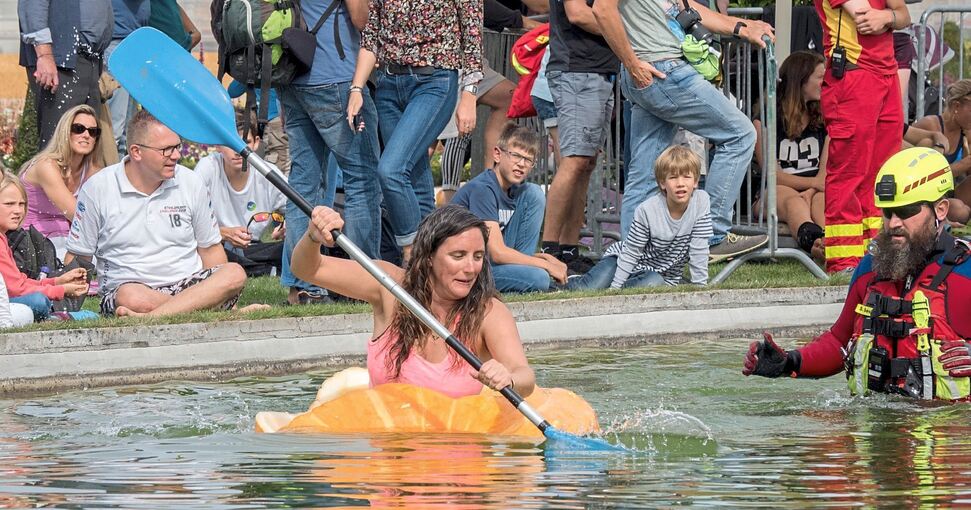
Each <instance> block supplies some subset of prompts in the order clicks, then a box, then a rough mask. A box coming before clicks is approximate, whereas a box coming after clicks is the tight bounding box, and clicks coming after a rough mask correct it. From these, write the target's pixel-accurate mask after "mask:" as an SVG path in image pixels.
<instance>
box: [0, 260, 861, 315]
mask: <svg viewBox="0 0 971 510" xmlns="http://www.w3.org/2000/svg"><path fill="white" fill-rule="evenodd" d="M724 267H725V264H713V265H712V266H711V267H710V269H709V274H711V275H712V276H714V275H716V274H718V272H719V271H721V270H722V268H724ZM847 283H849V277H848V276H836V277H833V278H831V279H830V280H828V281H823V280H818V279H816V278H815V277H813V276H812V275H811V274H809V272H808V271H807V270H806V269H805V268H804V267H803V266H802V265H800V264H798V263H796V262H795V261H791V260H787V259H782V260H780V261H779V262H775V263H768V262H750V263H747V264H743V265H742V266H741V267H739V268H738V269H737V270H736V271H735V272H734V273H733V274H732V275H731V276H730V277H729V278H728V280H726V281H725V282H724V283H722V284H721V285H712V286H708V287H696V286H693V285H682V286H678V287H661V288H648V289H622V290H590V291H570V292H567V291H559V292H548V293H533V294H508V295H504V296H503V300H505V301H507V302H522V301H543V300H551V299H569V298H585V297H597V296H613V295H628V294H653V293H664V292H698V291H704V290H711V289H763V288H781V287H818V286H827V285H845V284H847ZM286 295H287V290H286V288H284V287H282V286H281V285H280V280H279V279H278V278H274V277H260V278H252V279H250V280H249V281H248V282H247V283H246V287H245V288H244V289H243V295H242V296H240V299H239V305H240V306H245V305H248V304H252V303H265V304H268V305H271V306H272V308H271V309H269V310H265V311H258V312H250V313H245V314H244V313H240V312H192V313H185V314H178V315H172V316H168V317H162V318H143V317H137V318H101V319H92V320H87V321H73V322H70V321H69V322H44V323H40V324H33V325H30V326H27V327H25V328H19V329H15V330H9V331H7V332H11V333H12V332H19V331H46V330H58V329H76V328H79V327H83V328H88V327H94V328H101V327H121V326H139V325H142V326H145V325H155V324H184V323H190V322H217V321H230V320H241V319H245V320H257V319H275V318H282V317H309V316H319V315H337V314H345V313H363V312H367V311H368V310H369V309H370V306H369V305H367V304H356V303H337V304H327V305H307V306H284V303H285V302H286ZM84 308H85V309H86V310H91V311H93V312H97V311H98V298H88V299H87V300H86V301H85V304H84Z"/></svg>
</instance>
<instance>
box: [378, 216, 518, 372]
mask: <svg viewBox="0 0 971 510" xmlns="http://www.w3.org/2000/svg"><path fill="white" fill-rule="evenodd" d="M469 229H478V230H479V231H480V232H482V239H483V240H484V241H485V245H488V243H489V228H488V227H487V226H486V224H485V222H484V221H482V220H481V219H480V218H479V217H477V216H476V215H474V214H472V213H471V212H469V211H468V209H465V208H464V207H461V206H458V205H447V206H445V207H442V208H440V209H437V210H435V211H434V212H433V213H431V214H429V215H428V216H426V217H425V219H424V220H422V222H421V224H419V225H418V233H417V234H416V236H415V242H414V244H412V245H411V262H410V263H409V265H408V267H407V268H406V269H405V277H404V280H403V281H402V282H401V286H402V288H404V289H405V290H406V291H408V293H409V294H411V295H412V296H414V298H415V299H416V300H417V301H418V302H419V303H421V304H422V306H424V307H425V308H426V309H428V307H429V306H430V305H431V297H432V278H433V276H432V258H434V256H435V252H436V251H437V250H438V248H439V247H440V246H441V245H442V243H444V242H445V240H446V239H448V238H450V237H454V236H456V235H459V234H461V233H463V232H465V231H467V230H469ZM498 296H499V295H498V293H497V292H496V287H495V283H494V282H493V280H492V271H491V269H490V268H489V262H488V261H486V260H483V262H482V271H480V272H479V275H478V276H477V277H476V279H475V283H473V284H472V289H471V290H469V294H468V295H467V296H465V298H463V299H462V300H460V301H459V302H458V303H457V305H456V306H455V307H454V308H453V309H452V310H449V312H448V315H447V316H446V317H445V321H444V324H445V326H446V327H449V328H452V329H451V331H452V333H454V334H455V336H456V338H458V339H459V340H460V341H461V342H462V343H463V344H465V345H466V347H468V348H469V349H470V350H471V351H472V352H476V351H477V350H478V349H477V347H479V346H478V345H476V343H477V340H476V339H477V338H478V333H479V328H480V327H481V326H482V319H483V318H484V317H485V314H486V311H487V310H488V309H489V306H490V303H491V301H492V298H498ZM456 319H458V321H457V323H456ZM391 328H392V331H394V332H396V333H397V335H398V338H397V341H396V342H395V343H393V344H392V345H391V346H390V348H389V352H388V354H389V355H388V365H389V366H388V367H387V368H388V369H389V371H390V372H391V373H392V374H393V376H392V377H393V378H397V377H398V376H399V375H400V374H401V364H402V363H404V361H405V360H406V359H408V356H410V355H411V352H412V349H414V348H415V346H416V345H420V343H421V342H423V341H424V340H425V339H426V338H427V337H428V336H429V335H430V334H431V329H429V328H428V326H426V325H425V324H424V323H422V322H421V321H420V320H419V319H418V318H417V317H415V315H414V314H413V313H411V311H410V310H408V309H407V308H406V307H405V306H404V305H403V304H401V303H400V302H398V303H397V304H395V313H394V319H392V321H391ZM461 363H464V361H462V359H461V358H459V357H458V356H455V358H454V364H456V365H457V364H461Z"/></svg>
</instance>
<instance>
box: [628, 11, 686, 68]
mask: <svg viewBox="0 0 971 510" xmlns="http://www.w3.org/2000/svg"><path fill="white" fill-rule="evenodd" d="M678 5H679V4H676V3H675V1H674V0H620V17H621V18H622V19H623V20H624V28H625V29H626V30H627V38H628V39H630V44H631V47H632V48H634V54H635V55H637V58H639V59H641V60H643V61H645V62H655V61H658V60H665V59H671V58H681V41H682V39H684V32H683V31H682V30H681V27H680V26H679V25H678V23H677V22H676V21H675V20H674V16H676V15H677V13H678V11H679V10H680V9H679V8H678ZM669 13H670V14H669Z"/></svg>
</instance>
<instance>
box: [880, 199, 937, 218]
mask: <svg viewBox="0 0 971 510" xmlns="http://www.w3.org/2000/svg"><path fill="white" fill-rule="evenodd" d="M924 205H928V206H929V205H930V204H928V203H927V202H917V203H915V204H907V205H902V206H900V207H886V208H884V209H883V217H884V218H886V219H888V220H889V219H890V218H891V217H893V216H894V215H896V216H897V217H898V218H900V219H902V220H906V219H907V218H910V217H913V216H916V215H917V214H920V210H921V209H923V208H924Z"/></svg>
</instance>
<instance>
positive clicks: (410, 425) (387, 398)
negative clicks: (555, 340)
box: [256, 367, 600, 437]
mask: <svg viewBox="0 0 971 510" xmlns="http://www.w3.org/2000/svg"><path fill="white" fill-rule="evenodd" d="M526 401H527V402H529V404H530V405H531V406H533V408H534V409H535V410H536V411H537V412H539V413H540V414H541V415H542V416H543V417H544V418H546V420H547V421H548V422H550V424H551V425H553V426H554V427H556V428H557V429H558V430H562V431H565V432H569V433H571V434H578V435H583V434H590V433H596V432H599V431H600V426H599V425H598V423H597V414H596V413H595V412H594V410H593V408H592V407H590V404H588V403H587V401H586V400H584V399H583V398H582V397H580V396H579V395H577V394H576V393H573V392H572V391H569V390H565V389H562V388H536V390H535V391H533V394H532V395H530V396H529V397H528V398H527V399H526ZM256 431H257V432H269V433H272V432H311V433H335V434H342V433H343V434H346V433H382V432H404V433H421V432H425V433H436V432H438V433H442V432H444V433H472V434H491V435H500V436H526V437H543V434H542V432H540V431H539V429H537V428H536V427H535V426H534V425H533V424H531V423H530V422H529V421H528V420H527V419H526V418H524V417H523V415H522V414H521V413H520V412H519V411H517V410H516V409H515V408H514V407H513V406H512V405H511V404H510V403H509V402H508V401H507V400H506V399H505V398H504V397H503V396H502V395H500V394H499V393H497V392H495V391H492V390H489V389H484V390H483V391H482V393H480V394H478V395H473V396H468V397H461V398H451V397H448V396H446V395H443V394H441V393H439V392H437V391H435V390H431V389H428V388H422V387H418V386H413V385H410V384H384V385H381V386H377V387H375V388H370V389H369V388H368V374H367V370H366V369H364V368H359V367H355V368H348V369H346V370H343V371H341V372H338V373H337V374H335V375H333V376H332V377H330V378H329V379H327V380H326V381H324V383H323V384H322V385H321V387H320V390H319V391H318V392H317V399H316V400H315V401H314V403H313V404H311V406H310V409H309V410H308V411H307V412H305V413H301V414H297V415H293V414H289V413H280V412H261V413H257V415H256Z"/></svg>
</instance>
